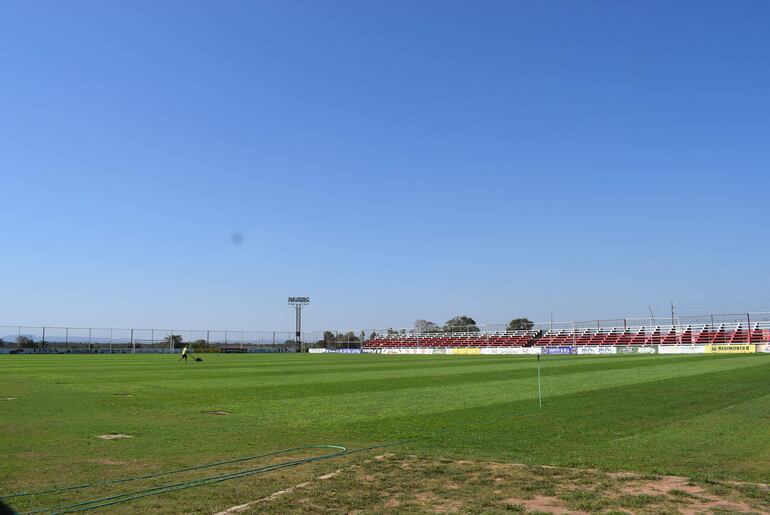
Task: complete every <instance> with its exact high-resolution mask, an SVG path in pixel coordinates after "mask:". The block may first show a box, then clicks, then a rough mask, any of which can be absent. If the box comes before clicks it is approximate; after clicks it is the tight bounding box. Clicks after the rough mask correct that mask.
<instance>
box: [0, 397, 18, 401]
mask: <svg viewBox="0 0 770 515" xmlns="http://www.w3.org/2000/svg"><path fill="white" fill-rule="evenodd" d="M0 400H2V401H16V400H19V398H18V397H0Z"/></svg>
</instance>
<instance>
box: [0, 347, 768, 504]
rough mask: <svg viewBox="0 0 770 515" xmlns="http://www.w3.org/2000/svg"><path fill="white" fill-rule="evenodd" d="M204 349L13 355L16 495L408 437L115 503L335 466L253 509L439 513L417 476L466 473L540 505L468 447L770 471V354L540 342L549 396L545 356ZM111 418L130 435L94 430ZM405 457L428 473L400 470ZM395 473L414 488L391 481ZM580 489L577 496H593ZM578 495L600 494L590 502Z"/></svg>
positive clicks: (707, 469) (548, 459)
mask: <svg viewBox="0 0 770 515" xmlns="http://www.w3.org/2000/svg"><path fill="white" fill-rule="evenodd" d="M201 357H202V358H203V360H204V361H203V362H201V363H194V362H191V363H179V362H177V357H176V356H173V355H51V356H45V355H37V356H26V355H20V356H2V357H0V455H1V456H2V459H1V460H0V495H7V494H9V493H12V492H19V491H31V490H43V489H48V488H51V487H60V486H65V485H71V484H82V483H93V482H99V481H103V480H109V479H118V478H125V477H129V476H136V475H144V474H150V473H154V472H163V471H168V470H171V469H179V468H186V467H190V466H193V465H200V464H206V463H211V462H215V461H218V460H227V459H234V458H239V457H244V456H252V455H257V454H260V453H267V452H270V451H277V450H281V449H286V448H293V447H306V446H313V445H337V446H344V447H345V448H347V449H348V450H356V449H360V448H363V447H368V446H375V445H379V444H388V443H392V442H399V441H404V440H409V442H406V443H403V444H400V445H397V446H394V447H387V448H380V449H372V450H369V451H365V452H358V453H354V454H346V455H342V456H338V457H334V458H331V459H326V460H320V461H315V462H312V463H306V464H298V465H297V466H292V467H290V468H280V469H278V470H273V471H267V472H264V473H261V474H259V475H254V476H249V477H244V478H238V479H232V480H229V481H224V482H218V483H213V484H206V485H203V486H199V487H196V488H190V489H184V490H180V491H177V492H172V493H164V494H162V495H155V496H148V497H143V498H140V499H137V500H133V501H131V502H128V503H121V504H115V505H112V506H110V507H109V511H110V512H117V513H138V512H142V511H150V512H158V513H215V512H217V511H219V510H224V509H227V508H228V507H232V506H234V505H239V504H244V503H248V502H251V501H254V500H258V499H264V498H266V497H267V496H270V495H271V494H273V493H275V492H279V491H281V490H285V489H287V488H290V487H293V486H296V485H297V484H300V483H303V482H311V483H312V482H313V481H315V480H316V479H317V478H318V477H319V476H321V475H324V474H327V473H330V472H331V473H332V474H339V476H338V477H337V478H330V479H328V481H327V483H326V485H325V486H323V487H322V488H316V487H314V486H313V485H312V484H311V485H310V486H307V487H306V488H305V490H306V491H308V492H311V493H310V494H307V495H306V498H303V499H304V500H302V502H300V500H298V499H297V498H296V496H297V495H300V494H299V493H298V492H301V490H297V491H290V492H288V493H286V495H284V496H283V497H281V498H276V499H275V500H268V501H265V502H262V503H261V504H259V505H256V506H252V507H250V508H245V511H244V512H250V511H253V512H254V513H256V512H257V511H258V512H264V511H275V512H276V513H279V512H284V511H287V510H296V511H305V512H319V511H330V512H333V511H345V510H352V509H362V510H364V511H375V512H377V511H388V505H387V502H391V501H392V502H395V503H400V504H395V505H394V504H391V505H390V507H391V508H392V509H396V507H397V506H401V508H402V509H404V510H406V511H410V510H411V511H421V509H425V510H426V511H429V510H430V509H436V508H437V505H436V504H435V503H434V504H433V505H430V503H428V504H422V505H413V504H409V503H410V500H409V499H408V498H407V497H408V496H409V495H410V491H409V488H407V486H408V484H409V483H410V481H413V482H414V483H413V485H412V486H413V489H420V488H423V487H425V488H428V487H427V486H425V485H428V482H427V481H428V480H429V479H432V478H439V479H440V478H442V477H443V478H444V482H445V483H446V484H453V482H454V483H457V484H459V485H460V486H459V487H458V488H457V489H456V490H457V491H458V492H461V493H460V494H458V495H459V497H458V498H457V500H456V502H457V503H460V504H457V505H453V506H455V507H457V508H458V510H459V511H485V512H495V511H504V510H505V509H508V510H510V509H513V510H514V511H522V510H524V509H525V508H523V507H522V506H521V505H518V504H511V503H508V504H505V502H504V500H502V499H497V498H496V497H495V495H496V494H494V493H493V492H495V491H499V490H496V487H495V486H494V484H490V485H487V486H488V488H485V487H484V485H483V484H481V485H480V486H479V485H477V488H475V489H474V490H473V492H471V493H469V492H466V493H462V492H463V490H462V486H463V484H464V481H465V480H467V481H471V482H472V481H473V480H475V479H473V478H476V479H478V478H483V477H485V476H484V475H483V474H482V473H481V472H480V471H478V470H477V471H475V472H468V473H464V472H462V471H460V470H458V469H457V468H456V467H457V466H458V465H457V464H458V463H459V464H460V465H462V464H464V463H482V462H494V463H522V464H527V465H553V466H557V467H569V468H579V469H582V470H588V469H599V470H601V471H630V472H636V473H640V474H648V475H649V474H661V475H663V474H665V475H676V476H685V477H688V478H694V480H696V481H705V482H707V483H708V482H711V481H714V480H722V481H725V480H738V481H748V482H756V483H766V482H767V481H768V477H770V429H768V420H770V355H765V354H756V355H712V356H659V355H652V356H646V355H637V356H613V357H603V356H600V357H594V356H590V357H588V356H587V357H578V356H564V357H560V356H554V357H551V356H543V358H542V361H541V366H542V391H543V406H542V410H539V409H538V401H537V377H536V358H535V357H534V356H526V357H507V356H382V355H330V354H326V355H307V354H303V355H299V354H275V355H270V354H240V355H239V354H234V355H225V354H202V355H201ZM211 412H220V413H221V414H212V413H211ZM112 433H118V434H123V435H128V436H130V437H131V438H125V439H116V440H103V439H100V438H97V437H98V436H100V435H109V434H112ZM328 453H329V451H328V450H323V449H303V450H299V451H294V452H293V453H290V455H288V457H287V455H282V456H278V457H266V458H261V459H257V460H253V461H249V462H242V463H230V464H227V465H224V466H223V467H221V468H219V469H216V470H214V469H205V470H197V471H184V472H178V473H174V474H171V475H169V476H163V477H158V478H153V479H148V480H143V481H139V482H130V483H119V484H108V485H95V486H92V487H90V488H87V489H83V490H74V491H69V492H57V493H54V494H46V495H41V496H35V497H29V496H26V497H17V498H10V499H6V501H5V502H7V503H9V504H10V505H11V506H12V507H14V508H15V509H17V510H18V511H30V510H34V509H39V508H45V507H51V506H59V505H70V504H74V503H77V502H82V501H86V500H91V499H97V498H105V497H110V496H113V495H116V494H119V493H123V492H131V491H137V490H146V489H148V488H152V487H154V486H157V485H162V484H165V483H179V482H185V481H194V480H196V479H198V478H200V477H208V476H215V475H218V474H222V473H223V472H237V471H239V470H244V469H249V468H255V467H259V466H263V465H265V464H271V463H272V464H277V463H283V462H285V461H286V460H287V459H297V458H305V457H314V456H319V455H323V454H328ZM384 455H385V456H387V459H386V458H383V456H384ZM393 457H395V458H393ZM391 459H395V460H396V462H398V463H401V466H398V467H392V470H391V469H388V471H389V472H387V474H385V473H384V472H383V470H384V469H382V466H383V465H382V463H381V462H382V461H383V460H385V461H387V460H391ZM410 463H411V465H410ZM425 464H430V465H425ZM404 465H408V466H409V467H411V468H412V469H413V470H414V473H413V474H404V471H403V466H404ZM350 467H353V469H351V468H350ZM378 467H379V468H378ZM407 468H408V467H407ZM351 470H353V471H354V472H355V471H358V472H356V473H355V474H354V473H353V472H350V471H351ZM367 470H370V471H371V475H372V477H373V478H375V479H372V480H371V481H372V483H371V484H370V485H369V486H367V485H366V483H365V481H367V480H365V479H361V478H365V477H367V476H366V474H365V473H366V471H367ZM341 471H342V472H341ZM377 471H379V472H377ZM359 472H360V474H359ZM346 474H347V475H346ZM356 474H358V475H356ZM361 474H363V475H361ZM377 474H380V475H379V476H378V475H377ZM383 474H384V475H383ZM420 474H423V475H424V476H425V481H426V482H425V483H421V482H420V481H421V479H420V478H421V477H422V476H420ZM474 474H475V475H474ZM359 476H360V477H359ZM377 478H379V479H377ZM362 481H363V483H362ZM391 483H392V484H391ZM405 483H406V485H405ZM421 485H422V486H421ZM397 486H398V487H400V488H401V490H399V491H398V492H396V491H395V490H394V491H393V492H391V493H392V495H390V494H388V490H387V488H390V487H393V488H395V487H397ZM431 488H432V487H431ZM544 488H545V487H544ZM549 491H553V489H552V488H551V489H550V490H549ZM533 492H534V493H535V494H537V491H536V490H531V491H529V493H530V494H532V493H533ZM758 492H759V493H758V494H756V495H754V496H753V498H754V499H755V502H756V503H760V504H759V505H757V504H754V505H752V506H754V507H755V508H756V507H757V506H759V507H760V509H758V511H764V510H770V501H769V500H768V496H767V492H766V491H764V490H761V489H760V490H758ZM434 493H435V492H434ZM411 494H412V495H413V494H414V491H413V492H411ZM526 494H527V492H524V494H522V495H524V497H525V498H526ZM303 495H304V494H303ZM399 495H400V496H401V497H398V496H399ZM431 495H434V494H431ZM436 495H437V494H436ZM500 495H502V494H500ZM517 495H518V494H517ZM554 495H556V494H554ZM292 496H294V500H293V501H292V498H293V497H292ZM556 496H557V497H558V495H556ZM749 497H752V496H749ZM561 498H562V499H564V497H563V496H562V497H561ZM399 499H401V500H399ZM498 501H499V502H498ZM573 501H574V499H573ZM573 501H570V500H565V501H564V502H567V504H568V505H569V506H572V507H574V506H578V507H580V506H581V505H580V503H578V504H574V502H573ZM578 501H580V502H583V507H584V508H586V506H585V501H586V499H582V500H581V499H578ZM453 502H455V501H453ZM571 502H572V503H573V504H570V503H571ZM596 502H600V501H596ZM601 502H604V504H601V506H604V507H607V506H610V504H607V503H606V502H605V501H601ZM618 502H621V501H618ZM629 502H631V501H629ZM634 502H636V501H634ZM639 502H641V503H642V505H641V506H637V508H638V510H636V509H632V510H631V511H644V509H650V510H652V511H651V512H654V511H655V509H654V506H655V501H649V500H648V501H645V502H642V501H639ZM661 502H662V501H661ZM474 503H475V504H474ZM479 503H481V504H479ZM763 503H764V504H763ZM589 504H590V503H589ZM645 505H646V506H647V508H645ZM591 506H593V507H596V506H595V505H590V506H588V507H591ZM621 506H622V503H621ZM421 507H422V508H421ZM450 511H451V510H450ZM588 511H590V510H588Z"/></svg>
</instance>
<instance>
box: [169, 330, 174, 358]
mask: <svg viewBox="0 0 770 515" xmlns="http://www.w3.org/2000/svg"><path fill="white" fill-rule="evenodd" d="M168 342H169V345H170V346H171V350H170V352H171V354H173V353H174V330H173V329H172V330H171V334H170V335H169V336H168Z"/></svg>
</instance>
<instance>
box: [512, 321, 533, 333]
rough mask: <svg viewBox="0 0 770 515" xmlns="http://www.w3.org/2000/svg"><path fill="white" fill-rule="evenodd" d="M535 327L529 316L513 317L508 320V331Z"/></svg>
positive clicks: (526, 329) (527, 329)
mask: <svg viewBox="0 0 770 515" xmlns="http://www.w3.org/2000/svg"><path fill="white" fill-rule="evenodd" d="M533 327H535V323H534V322H533V321H532V320H530V319H529V318H514V319H513V320H511V321H510V322H508V329H507V330H508V331H529V330H531V329H532V328H533Z"/></svg>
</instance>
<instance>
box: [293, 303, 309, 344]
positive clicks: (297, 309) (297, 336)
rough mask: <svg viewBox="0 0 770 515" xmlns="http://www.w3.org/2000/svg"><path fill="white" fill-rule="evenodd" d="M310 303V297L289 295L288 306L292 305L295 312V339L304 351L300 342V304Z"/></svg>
mask: <svg viewBox="0 0 770 515" xmlns="http://www.w3.org/2000/svg"><path fill="white" fill-rule="evenodd" d="M308 304H310V297H289V306H294V310H295V311H296V312H297V333H296V341H298V342H299V350H300V351H301V352H305V346H304V344H303V343H302V306H307V305H308Z"/></svg>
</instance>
